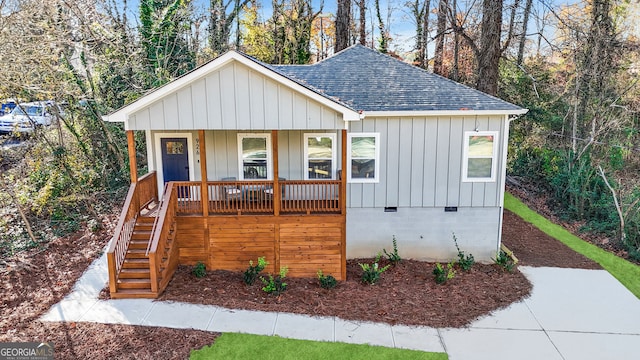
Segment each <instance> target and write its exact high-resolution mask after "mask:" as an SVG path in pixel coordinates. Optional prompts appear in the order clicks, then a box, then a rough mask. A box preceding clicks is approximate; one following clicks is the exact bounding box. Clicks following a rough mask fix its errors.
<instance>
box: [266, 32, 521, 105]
mask: <svg viewBox="0 0 640 360" xmlns="http://www.w3.org/2000/svg"><path fill="white" fill-rule="evenodd" d="M273 68H275V69H276V70H278V71H279V72H281V73H283V74H286V75H288V76H289V77H291V78H292V79H294V80H297V81H298V82H303V83H306V84H308V85H309V86H311V87H313V88H316V89H321V90H322V91H324V93H325V94H327V95H329V96H332V97H334V98H337V99H339V100H340V101H342V102H344V103H346V104H348V105H350V106H351V107H352V108H353V109H356V110H358V111H364V112H365V115H375V114H382V113H384V114H387V113H389V115H391V113H394V114H398V115H402V114H407V115H408V114H416V113H424V114H438V113H458V112H460V113H464V114H468V113H476V114H479V113H487V114H523V113H526V112H527V110H526V109H523V108H521V107H519V106H516V105H514V104H511V103H509V102H506V101H504V100H501V99H499V98H497V97H494V96H491V95H488V94H486V93H483V92H481V91H478V90H475V89H472V88H470V87H468V86H465V85H462V84H459V83H457V82H455V81H452V80H449V79H447V78H444V77H442V76H439V75H435V74H433V73H429V72H427V71H425V70H423V69H420V68H418V67H415V66H413V65H410V64H407V63H404V62H402V61H400V60H397V59H394V58H392V57H390V56H388V55H385V54H382V53H380V52H378V51H377V50H374V49H370V48H367V47H365V46H362V45H354V46H351V47H349V48H347V49H345V50H343V51H341V52H339V53H337V54H335V55H334V56H332V57H330V58H328V59H325V60H323V61H321V62H318V63H316V64H313V65H277V66H273Z"/></svg>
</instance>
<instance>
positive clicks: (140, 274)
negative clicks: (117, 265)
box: [118, 267, 151, 279]
mask: <svg viewBox="0 0 640 360" xmlns="http://www.w3.org/2000/svg"><path fill="white" fill-rule="evenodd" d="M118 278H119V279H150V278H151V274H150V272H149V268H148V267H147V268H146V269H143V268H125V269H122V270H120V275H118Z"/></svg>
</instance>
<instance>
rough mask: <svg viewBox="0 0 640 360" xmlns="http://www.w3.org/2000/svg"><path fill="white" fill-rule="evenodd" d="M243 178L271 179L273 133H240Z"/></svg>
mask: <svg viewBox="0 0 640 360" xmlns="http://www.w3.org/2000/svg"><path fill="white" fill-rule="evenodd" d="M238 153H239V155H238V158H239V160H240V163H239V169H240V176H239V178H240V179H241V180H249V179H263V180H267V179H271V177H272V175H271V135H270V134H238Z"/></svg>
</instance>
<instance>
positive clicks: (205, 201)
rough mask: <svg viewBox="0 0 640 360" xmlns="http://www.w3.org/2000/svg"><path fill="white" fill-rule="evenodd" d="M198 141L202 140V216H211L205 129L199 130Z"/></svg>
mask: <svg viewBox="0 0 640 360" xmlns="http://www.w3.org/2000/svg"><path fill="white" fill-rule="evenodd" d="M198 141H199V142H200V181H201V182H200V188H201V189H200V194H202V216H204V217H205V218H206V217H207V216H209V186H207V182H208V181H209V178H208V177H207V147H206V144H205V138H204V130H198Z"/></svg>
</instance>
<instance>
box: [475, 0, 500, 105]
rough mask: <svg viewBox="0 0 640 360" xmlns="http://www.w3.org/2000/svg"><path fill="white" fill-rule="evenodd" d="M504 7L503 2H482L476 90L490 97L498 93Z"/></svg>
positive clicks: (494, 0) (497, 0)
mask: <svg viewBox="0 0 640 360" xmlns="http://www.w3.org/2000/svg"><path fill="white" fill-rule="evenodd" d="M502 5H503V0H484V1H483V2H482V25H481V29H482V30H481V31H482V33H481V34H480V53H479V54H478V55H479V56H478V81H477V86H476V88H477V89H478V90H480V91H483V92H485V93H487V94H489V95H496V94H497V93H498V64H499V62H500V55H501V54H500V53H501V52H500V33H501V30H502Z"/></svg>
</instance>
